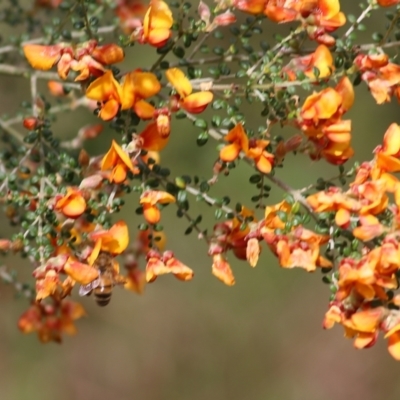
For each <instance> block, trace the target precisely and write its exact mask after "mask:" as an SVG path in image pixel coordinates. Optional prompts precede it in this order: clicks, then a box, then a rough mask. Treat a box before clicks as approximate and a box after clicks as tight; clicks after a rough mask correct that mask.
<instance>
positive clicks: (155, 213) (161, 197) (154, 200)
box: [140, 190, 176, 224]
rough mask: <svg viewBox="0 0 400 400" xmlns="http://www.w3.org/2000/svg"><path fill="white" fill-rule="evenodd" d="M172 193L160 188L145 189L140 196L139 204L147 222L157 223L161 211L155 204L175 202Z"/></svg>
mask: <svg viewBox="0 0 400 400" xmlns="http://www.w3.org/2000/svg"><path fill="white" fill-rule="evenodd" d="M175 201H176V199H175V197H174V196H172V194H170V193H168V192H164V191H162V190H146V191H145V192H143V194H142V195H141V196H140V204H141V205H142V207H143V216H144V218H145V219H146V221H147V222H148V223H149V224H157V223H158V222H160V219H161V211H160V209H159V208H158V207H157V204H168V203H175Z"/></svg>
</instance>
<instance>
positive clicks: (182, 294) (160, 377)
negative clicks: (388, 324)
mask: <svg viewBox="0 0 400 400" xmlns="http://www.w3.org/2000/svg"><path fill="white" fill-rule="evenodd" d="M342 3H348V4H342V8H343V9H344V11H346V12H347V11H349V10H350V9H352V11H353V12H354V13H355V14H356V15H358V14H359V8H358V7H357V5H356V3H355V2H354V3H353V2H350V1H348V2H344V1H342ZM194 5H196V6H197V2H196V4H194ZM386 23H387V20H386V19H385V18H384V14H383V13H382V12H381V13H376V14H375V15H374V17H373V18H372V19H371V20H370V21H369V23H368V26H369V27H370V28H371V29H372V28H373V29H375V30H381V31H383V30H384V29H385V26H386ZM0 29H1V30H2V32H5V34H7V32H8V31H7V30H6V29H7V28H6V27H4V26H1V25H0ZM279 29H280V31H281V32H285V31H286V32H287V29H288V27H287V26H285V27H279ZM274 31H275V25H273V24H268V28H267V29H266V30H265V32H266V33H264V34H263V35H264V36H265V38H267V39H268V37H269V36H268V35H270V34H271V32H274ZM371 33H372V31H369V33H368V34H366V33H364V34H363V36H362V39H361V40H362V41H363V43H368V42H371V39H370V37H371ZM228 38H229V36H228V35H226V39H225V40H228ZM260 39H261V38H260V37H259V38H257V40H260ZM154 59H155V56H154V52H153V51H152V50H150V51H148V50H146V49H144V48H142V47H139V46H135V47H133V48H132V49H131V50H129V52H128V57H127V62H126V63H125V67H126V68H135V67H139V66H142V67H143V66H147V65H150V62H152V61H153V60H154ZM16 60H18V58H16ZM139 60H140V61H141V64H139ZM41 89H42V92H43V93H46V88H45V85H44V84H43V86H42V87H41ZM27 90H28V84H27V82H26V81H25V80H23V79H22V78H16V77H10V76H1V77H0V93H1V95H0V107H1V109H0V111H1V113H2V114H4V113H10V115H13V114H14V113H15V112H16V111H17V110H18V107H19V104H20V102H21V101H22V100H23V99H25V98H28V97H29V92H28V91H27ZM253 110H255V111H254V112H253ZM258 111H259V110H258V109H257V110H256V107H253V108H252V109H251V108H247V110H246V112H247V115H248V126H249V127H252V128H257V126H258V124H259V121H258V120H257V119H258V118H259V117H258V115H259V112H258ZM252 112H253V114H252ZM398 115H399V105H398V104H397V103H395V102H393V103H392V104H388V105H384V106H377V105H376V104H375V102H374V100H373V99H372V97H371V96H370V94H369V93H368V91H367V90H366V88H365V85H364V84H362V85H360V86H359V87H357V92H356V103H355V106H354V107H353V109H352V110H351V111H350V112H349V117H350V118H352V120H353V137H354V140H353V145H354V148H355V152H356V156H355V158H356V159H357V160H365V159H366V160H368V159H370V158H371V151H372V150H373V149H374V147H375V146H376V145H377V144H378V143H380V141H381V139H382V136H383V134H384V132H385V130H386V128H387V127H388V126H389V124H390V123H391V122H393V121H394V122H399V117H398ZM253 121H254V122H253ZM256 121H257V122H256ZM95 122H97V120H96V118H95V117H94V116H93V115H92V114H91V113H90V112H88V111H85V110H77V111H75V112H74V114H73V116H72V114H65V115H63V116H59V118H58V119H57V122H56V124H55V125H54V131H55V132H57V135H59V136H60V137H63V138H71V137H74V135H75V134H76V131H77V129H79V127H81V126H82V125H84V124H88V123H95ZM198 133H199V131H198V129H197V128H195V127H193V126H192V125H191V124H189V123H187V122H182V121H178V122H174V125H173V129H172V134H171V143H170V145H169V146H168V147H167V148H166V149H165V151H163V153H162V165H164V166H168V167H170V168H171V169H172V173H173V174H176V175H179V174H182V173H188V174H193V173H198V174H199V175H201V176H204V177H206V178H208V177H210V176H211V173H212V172H211V168H212V164H213V161H214V160H215V158H216V155H217V153H216V151H215V148H216V144H215V143H213V142H212V141H210V142H209V143H208V144H207V145H206V146H205V147H203V148H198V147H197V146H196V137H197V135H198ZM277 133H278V132H277ZM279 133H282V134H283V135H284V136H285V137H288V135H289V133H287V131H285V130H283V131H282V132H279ZM110 135H111V132H108V131H106V132H104V133H103V135H102V137H101V138H100V139H99V140H98V141H97V142H96V143H93V144H91V145H90V146H88V150H89V151H90V153H91V154H96V153H98V152H99V151H102V150H105V149H106V148H107V146H108V145H109V142H110ZM241 167H242V168H237V169H236V170H234V171H232V173H231V174H230V176H229V177H226V178H225V177H221V181H220V182H219V184H218V185H216V187H215V188H213V190H212V192H211V194H212V195H216V196H223V195H225V194H228V193H229V194H230V195H231V197H232V199H234V200H235V201H243V202H244V203H247V204H250V202H249V198H250V197H251V195H252V193H251V190H250V186H249V185H248V183H247V182H248V176H249V175H250V171H249V170H248V169H247V168H246V167H245V166H244V165H242V166H241ZM335 172H336V169H335V168H332V167H331V166H328V165H326V164H325V163H324V161H322V162H320V163H318V164H317V163H313V162H312V161H310V160H309V159H308V158H306V157H303V156H297V157H289V158H288V159H287V160H286V165H285V168H283V169H282V170H278V171H277V176H279V177H280V178H281V179H282V180H284V181H285V182H288V183H289V184H292V185H293V186H294V187H296V188H300V187H303V186H305V185H307V184H309V183H312V182H314V181H315V180H316V179H317V178H318V176H325V177H328V176H333V175H334V174H335ZM281 194H282V193H281V192H280V191H279V190H278V189H273V194H272V197H271V203H273V202H275V201H279V200H280V199H281ZM131 200H132V201H131V202H127V205H126V207H125V209H124V211H123V212H122V213H121V215H120V217H122V218H124V219H126V220H127V221H128V223H129V224H130V227H131V228H132V232H134V230H135V228H136V227H137V225H138V224H139V223H140V221H141V219H140V217H137V216H135V214H134V213H133V210H134V208H136V203H135V202H134V201H136V199H131ZM233 204H234V203H233ZM197 207H198V205H197V204H194V203H193V210H192V214H193V215H194V216H195V215H197V214H198V212H200V210H202V211H204V213H205V215H206V216H207V215H209V216H211V215H212V210H211V209H208V208H206V209H204V207H203V208H197ZM206 220H207V217H206ZM208 221H211V219H210V218H208ZM210 223H211V222H210ZM163 225H164V226H165V230H166V233H167V235H168V244H167V247H168V249H171V250H173V251H175V253H176V255H177V257H178V258H179V259H180V260H182V261H183V262H184V263H186V264H187V265H189V266H190V267H192V268H193V269H194V270H195V273H196V276H195V279H194V280H193V281H192V282H188V283H182V282H180V281H178V280H176V279H174V278H173V277H172V276H166V277H161V278H159V279H158V280H157V281H156V282H155V283H153V284H151V285H149V286H148V287H147V288H146V291H145V294H144V295H143V296H137V295H135V294H132V293H128V292H126V291H123V290H118V289H116V290H115V291H114V296H113V299H112V302H111V303H110V305H109V306H108V307H106V308H104V309H100V308H98V307H97V306H96V305H95V304H94V301H93V299H92V298H84V299H83V300H82V301H83V304H84V306H85V308H86V310H87V312H88V317H87V318H84V319H82V320H80V321H78V329H79V333H78V335H76V336H74V337H66V338H65V340H64V343H63V344H62V345H56V344H48V345H41V344H40V343H39V342H38V340H37V338H36V336H35V335H29V336H24V335H22V334H20V333H19V331H18V329H17V327H16V323H17V319H18V317H19V315H20V314H21V313H22V312H23V311H24V310H25V309H26V307H27V304H26V302H25V301H24V300H23V299H19V300H15V298H14V294H13V291H12V289H11V288H10V287H5V286H2V287H0V302H1V303H0V304H1V305H0V307H1V313H0V326H1V328H0V400H54V399H57V400H70V399H76V400H80V399H82V400H83V399H85V400H92V399H93V400H95V399H96V400H103V399H104V400H107V399H118V400H130V399H140V400H159V399H176V400H184V399H191V400H203V399H218V400H219V399H221V400H242V399H248V400H259V399H268V400H275V399H276V400H278V399H279V400H281V399H284V400H303V399H307V400H321V399H324V400H338V399H350V398H354V399H363V400H374V399H386V400H397V399H399V397H400V383H399V379H398V376H399V372H400V364H399V363H397V362H395V361H394V360H392V359H391V357H390V356H389V354H388V353H387V351H386V347H385V346H386V343H385V342H384V340H383V339H381V340H380V341H379V342H378V344H377V345H376V346H375V347H374V348H372V349H369V350H364V351H356V350H355V349H353V347H352V343H351V341H349V340H346V339H344V338H343V331H342V329H341V328H334V329H332V330H330V331H324V330H322V327H321V322H322V318H323V315H324V313H325V311H326V309H327V305H328V301H329V300H328V299H329V289H328V287H327V286H325V285H323V284H322V282H321V274H320V273H319V272H317V273H315V274H307V273H306V272H304V271H302V270H292V271H288V270H282V269H280V268H279V266H278V264H277V261H276V259H275V258H274V257H271V256H270V254H268V252H267V251H264V252H263V254H262V257H261V259H260V261H259V263H258V266H257V267H256V268H255V269H251V268H250V267H249V266H248V265H247V264H246V263H244V262H237V261H236V260H234V259H233V258H232V257H231V259H230V261H231V264H232V267H233V269H234V273H235V276H236V282H237V283H236V285H235V286H233V287H230V288H229V287H226V286H224V285H223V284H222V283H221V282H219V281H218V280H217V279H216V278H214V277H213V276H212V275H211V259H210V258H208V257H207V256H206V252H207V248H206V246H205V245H204V243H203V242H201V241H199V240H197V238H196V237H195V235H194V234H193V235H192V236H189V237H184V236H183V232H184V230H185V228H186V225H185V223H184V221H182V220H178V221H177V219H176V218H175V210H174V208H173V207H172V206H170V207H168V208H166V209H165V214H163ZM8 234H9V229H8V228H7V224H6V223H4V224H2V225H1V226H0V235H1V236H6V235H8ZM5 262H6V263H7V265H9V266H10V267H15V268H16V269H17V270H18V272H19V274H20V276H21V277H29V276H30V273H31V265H29V263H27V262H25V261H24V262H22V261H21V260H19V259H17V258H15V259H7V260H5Z"/></svg>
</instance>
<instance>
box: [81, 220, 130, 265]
mask: <svg viewBox="0 0 400 400" xmlns="http://www.w3.org/2000/svg"><path fill="white" fill-rule="evenodd" d="M89 237H90V239H91V240H93V241H94V242H95V243H96V244H95V248H94V249H93V251H92V254H91V255H90V257H89V258H88V262H89V264H90V265H92V264H93V263H94V260H96V258H97V256H98V255H99V253H100V251H105V252H107V253H110V254H113V255H118V254H121V253H123V252H124V251H125V250H126V248H127V247H128V244H129V231H128V226H127V225H126V223H125V221H118V222H116V223H115V224H114V225H113V226H112V227H111V228H110V229H108V230H98V231H94V232H92V233H91V234H90V235H89Z"/></svg>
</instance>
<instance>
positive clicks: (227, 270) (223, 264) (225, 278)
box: [212, 254, 235, 286]
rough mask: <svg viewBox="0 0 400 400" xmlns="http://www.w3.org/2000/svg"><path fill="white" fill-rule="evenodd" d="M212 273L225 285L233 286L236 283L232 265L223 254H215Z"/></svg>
mask: <svg viewBox="0 0 400 400" xmlns="http://www.w3.org/2000/svg"><path fill="white" fill-rule="evenodd" d="M212 273H213V275H214V276H216V277H217V278H218V279H219V280H220V281H222V282H224V283H225V285H228V286H233V285H234V284H235V277H234V276H233V273H232V270H231V267H230V265H229V263H228V261H227V260H226V259H225V257H224V256H223V255H222V254H215V255H213V264H212Z"/></svg>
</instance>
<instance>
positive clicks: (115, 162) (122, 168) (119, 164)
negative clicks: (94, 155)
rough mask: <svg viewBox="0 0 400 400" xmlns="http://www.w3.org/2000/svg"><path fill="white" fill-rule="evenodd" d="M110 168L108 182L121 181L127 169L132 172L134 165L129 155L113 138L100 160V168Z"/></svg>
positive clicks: (124, 177) (103, 169)
mask: <svg viewBox="0 0 400 400" xmlns="http://www.w3.org/2000/svg"><path fill="white" fill-rule="evenodd" d="M110 169H112V171H111V173H110V175H109V177H108V179H109V181H110V182H114V183H122V182H124V181H125V179H126V175H127V172H128V171H131V172H134V167H133V164H132V161H131V159H130V158H129V155H128V154H127V153H126V152H125V151H124V150H123V149H122V148H121V147H120V146H119V145H118V143H117V142H116V141H115V140H113V141H112V143H111V147H110V150H108V152H107V154H106V155H105V156H104V157H103V159H102V161H101V170H102V171H107V170H110Z"/></svg>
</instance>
